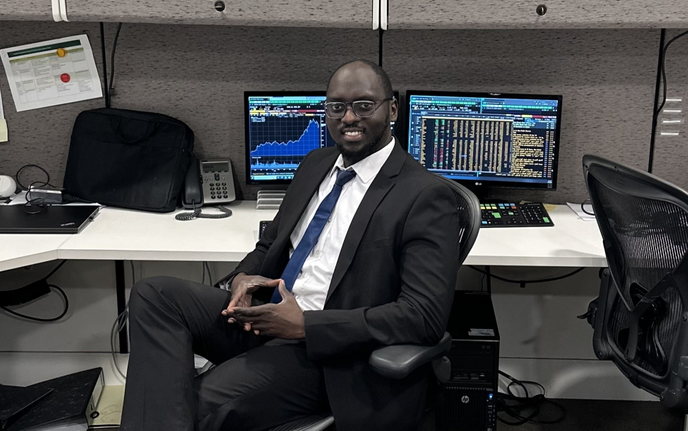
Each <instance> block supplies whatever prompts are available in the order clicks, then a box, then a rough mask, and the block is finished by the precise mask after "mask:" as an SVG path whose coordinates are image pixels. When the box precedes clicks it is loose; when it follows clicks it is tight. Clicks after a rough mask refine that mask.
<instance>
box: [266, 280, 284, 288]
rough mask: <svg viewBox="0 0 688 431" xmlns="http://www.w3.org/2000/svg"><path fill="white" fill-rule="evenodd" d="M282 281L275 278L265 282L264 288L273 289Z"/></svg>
mask: <svg viewBox="0 0 688 431" xmlns="http://www.w3.org/2000/svg"><path fill="white" fill-rule="evenodd" d="M280 281H282V280H281V279H279V278H276V279H274V280H267V281H266V282H265V284H264V286H265V287H275V286H277V285H278V284H279V282H280Z"/></svg>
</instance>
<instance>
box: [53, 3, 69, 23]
mask: <svg viewBox="0 0 688 431" xmlns="http://www.w3.org/2000/svg"><path fill="white" fill-rule="evenodd" d="M50 3H51V6H52V12H53V20H54V21H55V22H60V21H65V22H69V18H67V0H51V2H50Z"/></svg>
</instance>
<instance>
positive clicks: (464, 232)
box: [437, 175, 481, 265]
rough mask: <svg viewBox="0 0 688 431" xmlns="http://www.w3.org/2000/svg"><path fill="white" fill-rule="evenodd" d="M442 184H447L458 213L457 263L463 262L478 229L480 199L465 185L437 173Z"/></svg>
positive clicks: (476, 235)
mask: <svg viewBox="0 0 688 431" xmlns="http://www.w3.org/2000/svg"><path fill="white" fill-rule="evenodd" d="M437 178H439V179H440V181H442V182H443V183H444V184H446V185H447V186H449V188H450V189H451V191H452V193H454V199H455V200H456V210H457V211H458V213H459V226H460V227H459V229H460V230H459V235H460V236H459V243H460V249H459V250H460V251H459V256H458V260H459V265H461V264H463V261H464V260H466V256H468V253H469V252H470V251H471V248H473V244H474V243H475V240H476V238H477V237H478V232H479V231H480V217H481V215H480V201H479V200H478V198H477V197H476V196H475V194H473V192H471V191H470V190H468V189H467V188H466V187H464V186H462V185H461V184H458V183H457V182H455V181H452V180H449V179H447V178H444V177H442V176H440V175H437Z"/></svg>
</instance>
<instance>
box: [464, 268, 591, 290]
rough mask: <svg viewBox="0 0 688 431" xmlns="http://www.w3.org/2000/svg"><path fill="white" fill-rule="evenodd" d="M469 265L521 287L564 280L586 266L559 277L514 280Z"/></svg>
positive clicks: (497, 278) (474, 269)
mask: <svg viewBox="0 0 688 431" xmlns="http://www.w3.org/2000/svg"><path fill="white" fill-rule="evenodd" d="M468 267H469V268H471V269H472V270H473V271H477V272H479V273H481V274H484V275H489V276H490V277H492V278H494V279H496V280H500V281H503V282H505V283H514V284H518V285H520V286H521V287H526V284H529V283H547V282H550V281H557V280H562V279H564V278H568V277H571V276H572V275H575V274H578V273H579V272H581V271H582V270H584V269H585V268H578V269H576V270H574V271H571V272H569V273H567V274H564V275H560V276H557V277H550V278H541V279H537V280H513V279H510V278H506V277H500V276H498V275H494V274H492V273H489V272H487V271H483V270H482V269H480V268H476V267H475V266H471V265H469V266H468Z"/></svg>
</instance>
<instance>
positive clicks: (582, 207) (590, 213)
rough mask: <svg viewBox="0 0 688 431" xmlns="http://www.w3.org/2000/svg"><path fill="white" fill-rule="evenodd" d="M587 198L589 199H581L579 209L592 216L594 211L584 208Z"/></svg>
mask: <svg viewBox="0 0 688 431" xmlns="http://www.w3.org/2000/svg"><path fill="white" fill-rule="evenodd" d="M589 200H590V199H586V200H584V201H583V203H582V204H581V211H583V212H584V213H585V214H587V215H591V216H594V215H595V212H594V211H588V210H586V209H585V204H586V203H587V202H588V201H589Z"/></svg>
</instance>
